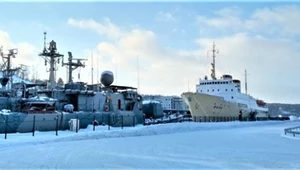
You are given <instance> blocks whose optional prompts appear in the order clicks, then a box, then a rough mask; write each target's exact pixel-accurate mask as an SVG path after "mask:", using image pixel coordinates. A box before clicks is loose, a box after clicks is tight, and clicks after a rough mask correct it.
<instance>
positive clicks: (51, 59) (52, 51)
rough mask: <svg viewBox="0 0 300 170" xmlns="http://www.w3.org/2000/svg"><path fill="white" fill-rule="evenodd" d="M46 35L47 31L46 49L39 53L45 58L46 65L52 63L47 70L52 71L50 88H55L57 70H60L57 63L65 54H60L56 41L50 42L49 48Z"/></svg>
mask: <svg viewBox="0 0 300 170" xmlns="http://www.w3.org/2000/svg"><path fill="white" fill-rule="evenodd" d="M46 35H47V33H46V32H44V50H43V52H42V53H40V54H39V56H41V57H42V58H43V59H44V60H45V66H47V63H49V64H50V69H49V70H48V71H47V72H50V75H49V82H50V89H53V88H54V87H55V86H56V81H55V80H56V79H55V75H56V74H55V72H56V71H57V70H58V68H57V67H56V64H59V63H60V58H62V57H63V56H64V55H62V54H59V53H58V52H57V48H56V42H55V41H54V40H52V41H51V42H50V44H49V48H48V50H47V48H46Z"/></svg>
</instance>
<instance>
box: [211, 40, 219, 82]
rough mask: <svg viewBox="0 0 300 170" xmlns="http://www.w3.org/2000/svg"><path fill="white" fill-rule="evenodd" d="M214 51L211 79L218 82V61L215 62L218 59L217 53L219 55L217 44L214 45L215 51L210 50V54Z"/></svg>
mask: <svg viewBox="0 0 300 170" xmlns="http://www.w3.org/2000/svg"><path fill="white" fill-rule="evenodd" d="M210 51H212V52H213V55H212V57H213V62H212V63H211V66H212V69H211V78H212V79H213V80H216V61H215V58H216V53H219V50H218V49H216V44H215V42H214V43H213V49H212V50H209V51H208V53H209V52H210Z"/></svg>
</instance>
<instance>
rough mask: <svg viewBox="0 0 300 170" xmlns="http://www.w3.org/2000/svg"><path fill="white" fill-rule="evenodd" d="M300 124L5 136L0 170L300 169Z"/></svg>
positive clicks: (233, 124)
mask: <svg viewBox="0 0 300 170" xmlns="http://www.w3.org/2000/svg"><path fill="white" fill-rule="evenodd" d="M299 125H300V121H298V120H296V121H262V122H223V123H194V122H185V123H170V124H158V125H150V126H137V127H124V129H121V128H111V129H110V131H108V129H107V126H97V127H96V131H92V127H88V128H87V129H84V130H80V131H79V132H78V133H75V132H69V131H59V133H58V136H55V132H36V133H35V136H34V137H32V134H31V133H27V134H8V136H7V139H6V140H5V139H4V134H1V135H0V137H1V139H0V148H1V155H0V169H8V168H18V169H19V168H22V169H99V168H106V169H111V168H121V169H125V168H126V169H129V168H131V169H132V168H133V169H145V168H152V169H158V168H159V169H162V168H168V169H186V168H193V169H201V168H205V169H211V168H214V169H215V168H216V169H280V168H281V169H300V161H299V158H300V147H299V144H300V140H294V139H300V138H298V137H291V135H289V136H285V135H284V133H283V129H284V128H288V127H293V126H299Z"/></svg>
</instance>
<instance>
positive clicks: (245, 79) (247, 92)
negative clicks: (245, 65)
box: [245, 70, 248, 94]
mask: <svg viewBox="0 0 300 170" xmlns="http://www.w3.org/2000/svg"><path fill="white" fill-rule="evenodd" d="M247 75H248V74H247V70H245V93H246V94H248V92H247Z"/></svg>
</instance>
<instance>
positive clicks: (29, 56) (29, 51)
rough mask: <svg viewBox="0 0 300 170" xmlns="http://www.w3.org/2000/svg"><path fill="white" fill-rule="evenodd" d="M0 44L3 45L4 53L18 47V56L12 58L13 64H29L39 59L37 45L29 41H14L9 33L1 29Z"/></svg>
mask: <svg viewBox="0 0 300 170" xmlns="http://www.w3.org/2000/svg"><path fill="white" fill-rule="evenodd" d="M0 42H1V44H0V46H3V53H4V54H7V53H8V50H9V49H15V48H17V49H18V54H17V55H16V58H13V59H12V63H13V66H19V64H25V65H26V64H29V63H34V62H36V61H37V58H38V56H37V54H38V50H37V48H36V47H35V46H33V45H32V44H30V43H28V42H19V43H14V42H13V41H12V40H11V38H10V36H9V34H8V33H7V32H5V31H3V30H0Z"/></svg>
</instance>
